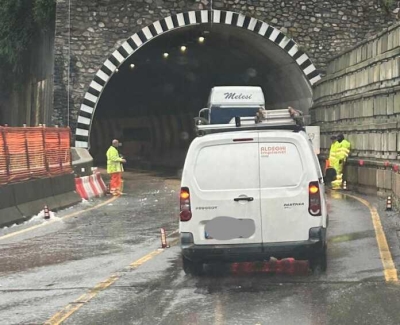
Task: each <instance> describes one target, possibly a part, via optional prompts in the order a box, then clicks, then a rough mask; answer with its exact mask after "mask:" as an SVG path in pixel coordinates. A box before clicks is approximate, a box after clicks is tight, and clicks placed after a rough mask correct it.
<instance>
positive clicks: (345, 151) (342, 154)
mask: <svg viewBox="0 0 400 325" xmlns="http://www.w3.org/2000/svg"><path fill="white" fill-rule="evenodd" d="M349 154H350V142H349V141H347V140H346V139H345V138H344V136H343V134H339V135H338V136H337V142H336V143H335V146H334V147H333V148H332V149H331V155H330V156H331V157H332V156H333V157H334V159H333V161H334V164H333V166H332V167H333V168H335V169H336V180H334V181H333V182H332V189H340V188H341V187H342V182H343V171H344V165H345V163H346V161H347V158H348V156H349ZM331 157H330V160H331Z"/></svg>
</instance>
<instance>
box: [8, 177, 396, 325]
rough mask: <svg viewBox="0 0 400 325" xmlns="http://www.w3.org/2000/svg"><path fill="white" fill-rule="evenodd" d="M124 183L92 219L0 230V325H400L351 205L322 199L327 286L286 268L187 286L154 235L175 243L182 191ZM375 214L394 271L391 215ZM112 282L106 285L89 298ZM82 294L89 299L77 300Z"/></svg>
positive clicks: (392, 289)
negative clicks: (60, 320)
mask: <svg viewBox="0 0 400 325" xmlns="http://www.w3.org/2000/svg"><path fill="white" fill-rule="evenodd" d="M125 179H126V182H125V189H124V192H126V195H124V196H122V197H121V198H119V199H118V200H115V201H113V202H111V203H108V204H106V205H104V206H103V207H101V208H99V209H97V210H92V211H90V212H86V213H83V214H81V215H78V216H75V217H68V215H70V214H71V213H74V212H75V211H79V210H82V209H87V208H89V207H91V206H93V205H95V204H98V203H101V202H102V201H104V199H103V200H96V201H94V202H85V203H82V204H80V205H79V206H77V207H74V208H72V209H69V210H65V211H61V212H59V213H57V214H56V216H55V217H53V218H52V219H51V220H55V221H54V222H53V223H51V224H49V225H46V226H44V227H39V228H36V229H33V230H30V231H26V232H24V233H19V234H18V235H16V236H14V237H9V238H5V237H1V236H4V235H7V234H9V233H12V232H15V231H21V230H23V229H26V228H28V227H32V226H35V225H41V224H43V220H40V218H34V219H33V220H32V221H31V222H29V223H27V224H24V225H19V226H16V227H13V228H10V229H3V230H0V324H43V323H44V322H45V321H47V320H48V319H50V318H51V317H52V316H54V315H55V314H56V313H57V312H59V311H60V310H63V308H65V307H66V306H68V308H69V309H71V308H75V307H76V306H78V307H79V309H77V310H76V312H74V313H71V315H67V316H68V317H67V318H66V319H65V321H64V324H171V325H172V324H174V325H175V324H182V325H184V324H252V325H255V324H282V325H290V324H296V325H299V324H302V325H303V324H304V325H306V324H310V325H323V324H388V325H389V324H400V285H398V284H397V283H386V282H385V278H384V274H383V266H382V261H381V257H380V252H379V249H378V245H377V240H376V237H375V231H374V227H373V224H372V221H371V216H370V211H369V210H368V208H367V207H365V206H364V205H362V204H361V203H359V202H358V201H355V200H353V199H350V198H347V197H345V196H342V195H341V194H339V193H337V192H334V193H332V194H331V195H330V197H329V204H330V225H329V226H330V228H329V231H328V235H329V249H328V271H327V273H326V274H324V275H320V276H316V275H312V274H310V273H309V272H308V265H307V262H303V261H296V262H294V263H290V262H287V261H286V262H285V263H265V264H264V265H263V266H262V267H261V269H258V270H255V269H254V265H252V264H243V263H242V264H233V265H228V266H226V268H225V269H224V270H216V269H213V268H211V269H209V270H208V272H207V274H206V275H205V276H204V277H201V278H193V277H189V276H185V275H184V273H183V271H182V269H181V261H180V258H179V248H178V247H177V246H176V245H173V246H172V247H171V248H168V249H166V250H164V251H163V252H160V251H157V249H158V248H159V247H160V239H159V229H160V227H165V228H166V230H167V234H171V237H170V238H169V242H170V243H173V242H174V239H175V238H176V234H174V231H175V230H177V228H178V222H177V221H178V219H177V215H178V194H179V180H178V179H176V178H174V177H173V176H169V175H167V174H154V173H153V174H150V173H144V172H143V173H138V172H129V173H125ZM368 199H369V200H370V202H371V203H373V204H377V206H378V207H379V204H378V203H379V201H376V202H373V200H374V199H373V198H372V199H371V198H368ZM379 212H380V214H381V219H382V223H383V226H384V228H385V230H386V233H387V238H388V243H389V246H390V248H391V252H392V255H393V259H394V262H395V263H396V267H398V265H399V264H398V262H399V258H400V252H399V246H398V238H397V236H396V232H395V229H394V228H396V227H397V226H398V225H397V221H396V220H398V216H397V215H396V214H394V213H392V214H390V215H386V213H385V212H384V211H382V210H379ZM65 216H67V217H65ZM63 217H64V218H63ZM154 251H155V252H157V255H156V256H154V257H153V258H149V259H148V260H147V261H145V262H144V263H142V264H141V265H140V266H138V267H137V268H136V267H135V268H132V267H129V265H130V264H131V263H132V262H135V261H138V260H139V259H140V258H142V257H143V256H146V255H147V254H149V253H151V252H154ZM110 276H115V277H116V281H115V282H113V283H112V284H111V285H110V286H108V287H105V286H106V285H104V282H103V287H102V288H101V290H95V291H90V289H92V288H94V287H95V286H96V285H98V284H99V283H101V282H102V281H105V280H107V279H110ZM87 292H93V295H92V296H91V298H90V300H88V299H86V298H85V296H83V298H80V299H81V300H80V301H79V300H77V299H78V298H79V297H82V295H83V294H85V293H87Z"/></svg>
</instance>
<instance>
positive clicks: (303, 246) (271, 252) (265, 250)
mask: <svg viewBox="0 0 400 325" xmlns="http://www.w3.org/2000/svg"><path fill="white" fill-rule="evenodd" d="M323 243H324V242H323V241H322V240H315V239H311V240H305V241H296V242H285V243H273V244H268V243H267V244H265V243H264V244H261V243H260V244H245V245H194V244H192V245H188V246H186V245H185V246H182V247H181V248H182V254H183V256H185V257H186V258H187V259H189V260H192V261H199V262H200V261H201V262H204V263H207V262H215V261H223V262H251V261H263V260H269V259H270V258H271V257H275V258H277V259H282V258H288V257H292V258H294V259H297V260H307V259H310V258H312V257H314V256H318V255H319V254H321V253H322V252H323V249H324V244H323Z"/></svg>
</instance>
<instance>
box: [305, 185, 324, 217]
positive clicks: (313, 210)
mask: <svg viewBox="0 0 400 325" xmlns="http://www.w3.org/2000/svg"><path fill="white" fill-rule="evenodd" d="M308 198H309V200H308V212H309V213H310V214H311V215H312V216H314V217H318V216H321V215H322V211H321V193H320V188H319V183H318V182H310V184H309V185H308Z"/></svg>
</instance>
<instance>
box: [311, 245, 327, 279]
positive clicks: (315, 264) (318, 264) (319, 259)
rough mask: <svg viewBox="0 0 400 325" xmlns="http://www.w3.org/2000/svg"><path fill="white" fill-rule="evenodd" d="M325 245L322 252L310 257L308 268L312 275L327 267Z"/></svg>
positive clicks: (323, 271) (321, 271)
mask: <svg viewBox="0 0 400 325" xmlns="http://www.w3.org/2000/svg"><path fill="white" fill-rule="evenodd" d="M326 251H327V249H326V246H325V247H324V248H323V251H322V253H320V254H319V255H318V256H316V257H313V258H311V259H310V268H311V271H312V273H313V274H314V275H319V274H321V273H325V272H326V270H327V268H328V258H327V252H326Z"/></svg>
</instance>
